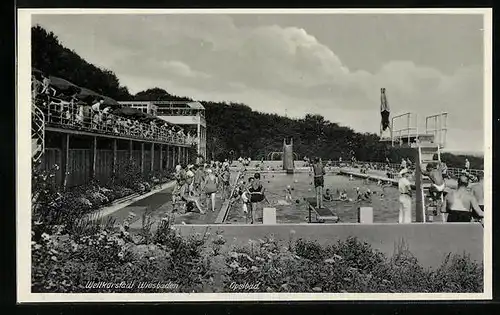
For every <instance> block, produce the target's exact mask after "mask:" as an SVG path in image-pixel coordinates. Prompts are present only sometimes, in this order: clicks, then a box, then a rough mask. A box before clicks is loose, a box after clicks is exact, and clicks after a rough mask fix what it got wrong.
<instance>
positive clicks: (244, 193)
mask: <svg viewBox="0 0 500 315" xmlns="http://www.w3.org/2000/svg"><path fill="white" fill-rule="evenodd" d="M253 180H254V178H253V177H250V178H248V185H245V182H243V184H242V185H241V186H240V194H241V201H242V208H243V213H244V214H245V215H246V214H247V213H248V208H249V206H250V207H251V202H250V191H249V188H250V187H252V182H253ZM252 219H253V217H252ZM251 223H252V224H253V220H252V222H251Z"/></svg>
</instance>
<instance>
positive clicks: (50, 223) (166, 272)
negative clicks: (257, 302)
mask: <svg viewBox="0 0 500 315" xmlns="http://www.w3.org/2000/svg"><path fill="white" fill-rule="evenodd" d="M89 190H90V191H91V192H92V193H93V194H95V192H96V190H95V189H90V188H89ZM101 191H102V190H101ZM102 194H103V195H105V196H106V197H107V196H108V195H107V194H109V192H107V191H106V190H104V191H103V192H102ZM94 197H95V198H97V199H98V197H96V196H94ZM107 198H108V199H109V197H107ZM94 202H95V200H94ZM78 207H80V206H78ZM78 207H77V206H74V207H73V208H71V209H78ZM57 209H58V210H59V214H61V213H62V214H63V215H62V216H61V217H57V216H54V217H50V216H49V217H42V218H41V219H40V220H42V222H37V224H34V225H33V232H32V259H33V260H32V262H33V263H32V268H33V271H32V290H33V292H75V293H76V292H228V291H234V287H232V286H233V285H234V284H235V283H236V284H243V283H249V284H257V287H256V288H255V289H249V290H255V291H257V292H262V291H264V292H356V293H361V292H386V293H390V292H481V291H482V287H483V267H482V265H481V264H478V263H477V262H474V261H472V260H471V259H470V257H469V256H467V255H465V254H464V255H451V254H450V255H448V256H447V257H446V259H445V260H444V261H443V263H442V264H441V265H440V266H439V267H438V268H436V269H427V268H423V267H422V266H421V265H420V264H419V262H418V260H417V259H416V258H415V257H414V256H413V255H412V253H411V252H410V250H409V249H408V248H407V246H404V244H400V245H399V246H398V248H396V251H395V254H394V255H393V256H392V257H390V258H387V257H385V256H384V255H383V254H381V253H379V252H378V251H376V250H374V249H373V248H371V246H370V245H369V244H367V243H365V242H362V241H360V240H358V239H357V238H354V237H350V238H348V239H346V240H342V241H338V242H337V243H335V244H331V245H322V244H319V243H317V242H315V241H308V240H303V239H299V240H296V241H294V240H293V238H292V237H291V238H290V240H289V241H288V243H281V242H278V241H277V240H275V239H274V237H273V236H272V235H270V236H269V237H267V238H265V239H262V240H261V239H259V240H257V241H253V240H251V241H250V242H249V243H248V245H246V246H233V245H231V242H227V240H226V239H225V238H224V235H223V234H222V233H216V235H214V237H209V236H210V233H208V232H207V231H206V232H205V233H204V234H203V235H200V234H198V235H191V236H189V237H182V236H181V235H180V234H179V232H178V231H177V229H176V228H175V226H173V225H172V223H173V220H172V218H169V217H166V218H163V219H162V220H161V221H160V222H152V221H151V216H150V215H149V214H150V213H149V210H147V211H146V212H145V214H144V215H143V218H142V220H143V221H142V222H143V228H142V230H141V231H140V233H138V234H134V235H130V234H129V232H128V231H127V229H126V227H125V223H124V224H123V226H122V225H120V224H118V225H117V223H116V222H113V221H109V220H108V221H103V220H96V219H95V218H92V217H85V219H82V218H77V217H76V216H72V214H71V211H69V210H68V209H66V208H63V206H59V208H57ZM49 214H51V213H49ZM54 218H55V219H54ZM71 218H72V219H73V221H69V220H70V219H71ZM155 225H156V228H155V230H154V231H153V229H152V227H153V226H155ZM293 234H294V233H291V236H293ZM90 281H95V282H99V281H105V282H108V283H109V282H112V283H120V282H123V283H136V285H135V286H130V287H121V288H114V287H109V288H99V289H96V288H91V287H89V286H88V283H90ZM140 282H161V283H166V282H171V283H175V285H176V287H174V288H160V289H153V288H150V289H144V288H139V287H138V286H137V284H138V283H140ZM246 291H248V290H246Z"/></svg>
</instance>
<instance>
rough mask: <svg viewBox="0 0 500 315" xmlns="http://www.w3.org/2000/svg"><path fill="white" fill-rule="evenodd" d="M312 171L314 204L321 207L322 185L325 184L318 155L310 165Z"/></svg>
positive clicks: (323, 170)
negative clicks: (314, 193)
mask: <svg viewBox="0 0 500 315" xmlns="http://www.w3.org/2000/svg"><path fill="white" fill-rule="evenodd" d="M312 168H313V172H314V189H315V190H316V206H317V207H318V208H319V209H323V208H324V207H323V187H324V185H325V179H324V176H325V169H324V168H323V163H321V160H320V158H319V157H316V158H314V164H313V165H312Z"/></svg>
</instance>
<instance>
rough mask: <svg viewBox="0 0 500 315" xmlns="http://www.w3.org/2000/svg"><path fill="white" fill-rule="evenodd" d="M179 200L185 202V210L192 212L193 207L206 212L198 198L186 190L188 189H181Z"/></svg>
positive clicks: (203, 212) (202, 212)
mask: <svg viewBox="0 0 500 315" xmlns="http://www.w3.org/2000/svg"><path fill="white" fill-rule="evenodd" d="M180 200H181V201H183V202H185V203H186V212H193V210H194V209H197V210H198V211H199V212H200V213H201V214H205V213H206V212H205V211H203V209H202V206H201V204H200V201H199V198H197V197H195V196H194V195H192V194H191V193H190V192H188V189H183V190H182V191H181V195H180Z"/></svg>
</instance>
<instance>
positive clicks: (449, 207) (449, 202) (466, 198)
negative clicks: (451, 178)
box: [441, 175, 484, 222]
mask: <svg viewBox="0 0 500 315" xmlns="http://www.w3.org/2000/svg"><path fill="white" fill-rule="evenodd" d="M468 186H469V178H468V177H467V176H464V175H462V176H460V177H459V178H458V188H457V190H453V191H450V192H449V193H448V194H447V195H446V197H445V199H444V202H443V205H442V208H441V212H443V213H445V212H447V213H448V219H447V221H448V222H471V220H472V217H473V214H472V212H475V216H476V215H477V217H479V218H481V219H480V220H482V218H483V216H484V212H483V211H482V210H481V208H480V207H479V205H478V203H477V200H476V198H475V197H474V196H473V195H472V194H471V193H470V192H469V191H468V190H467V187H468Z"/></svg>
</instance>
